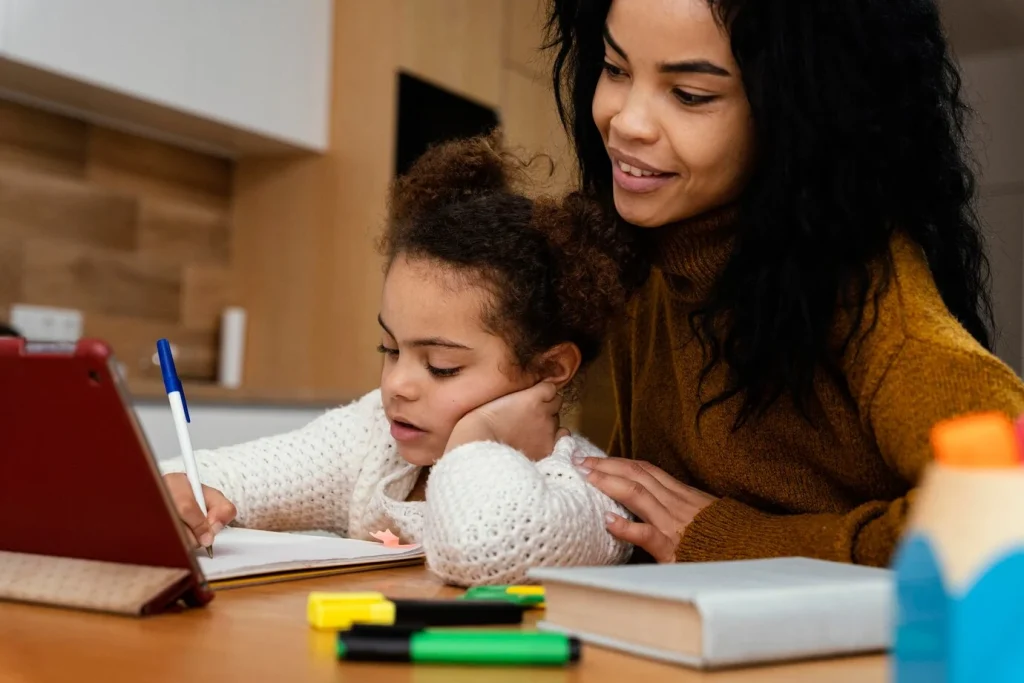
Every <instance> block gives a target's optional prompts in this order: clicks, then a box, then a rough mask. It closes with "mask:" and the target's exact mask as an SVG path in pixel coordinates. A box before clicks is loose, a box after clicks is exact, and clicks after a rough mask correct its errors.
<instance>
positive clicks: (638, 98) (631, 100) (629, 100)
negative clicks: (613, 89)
mask: <svg viewBox="0 0 1024 683" xmlns="http://www.w3.org/2000/svg"><path fill="white" fill-rule="evenodd" d="M611 133H612V134H611V138H612V140H615V139H619V140H622V141H626V142H634V143H647V144H649V143H652V142H654V141H655V140H657V138H658V127H657V125H656V123H655V120H654V116H653V111H652V106H651V102H650V96H649V95H648V94H647V93H645V92H644V91H643V90H642V89H639V88H636V87H635V86H634V87H633V88H631V89H630V91H629V94H628V95H627V96H626V98H625V100H623V103H622V108H621V109H620V110H619V112H618V113H617V114H615V116H613V117H612V119H611Z"/></svg>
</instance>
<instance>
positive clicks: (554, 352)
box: [538, 342, 583, 389]
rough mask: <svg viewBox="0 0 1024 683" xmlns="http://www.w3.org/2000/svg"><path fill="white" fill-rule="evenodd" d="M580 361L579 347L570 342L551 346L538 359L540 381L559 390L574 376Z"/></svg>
mask: <svg viewBox="0 0 1024 683" xmlns="http://www.w3.org/2000/svg"><path fill="white" fill-rule="evenodd" d="M582 360H583V358H582V356H581V355H580V349H579V347H578V346H576V345H575V344H573V343H571V342H564V343H562V344H558V345H557V346H553V347H551V348H550V349H548V350H547V351H545V352H544V354H543V355H542V356H541V357H540V363H539V364H538V367H539V368H540V380H541V381H548V382H551V383H552V384H554V385H555V386H556V387H558V388H559V389H561V388H563V387H564V386H565V385H567V384H568V383H569V382H571V381H572V378H573V377H575V376H576V371H577V370H579V369H580V363H581V362H582Z"/></svg>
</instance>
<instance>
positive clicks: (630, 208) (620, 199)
mask: <svg viewBox="0 0 1024 683" xmlns="http://www.w3.org/2000/svg"><path fill="white" fill-rule="evenodd" d="M655 194H657V193H651V194H650V195H642V194H634V193H632V192H626V191H625V190H622V189H620V188H618V187H616V188H615V210H616V211H617V212H618V214H619V216H621V217H622V220H624V221H626V222H627V223H629V224H630V225H635V226H636V227H638V228H660V227H661V226H663V225H666V224H668V223H670V222H671V218H670V217H667V216H666V215H665V214H666V212H665V206H664V203H663V202H660V201H658V198H657V197H655V196H653V195H655Z"/></svg>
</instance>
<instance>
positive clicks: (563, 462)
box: [161, 390, 631, 586]
mask: <svg viewBox="0 0 1024 683" xmlns="http://www.w3.org/2000/svg"><path fill="white" fill-rule="evenodd" d="M574 453H581V454H584V455H588V456H597V457H604V453H602V452H601V451H600V449H598V448H596V447H595V446H593V445H592V444H590V443H589V442H588V441H586V440H585V439H582V438H580V437H565V438H563V439H561V440H559V442H558V443H557V444H556V445H555V450H554V452H553V453H552V454H551V455H550V456H548V457H547V458H545V459H544V460H541V461H540V462H536V463H534V462H531V461H530V460H528V459H527V458H526V456H524V455H523V454H522V453H520V452H519V451H517V450H515V449H513V448H511V447H509V446H505V445H503V444H499V443H494V442H477V443H470V444H465V445H463V446H460V447H458V448H456V449H454V450H452V451H451V452H449V453H447V454H446V455H445V456H444V457H443V458H441V460H440V461H438V463H437V464H436V465H434V466H433V468H431V471H430V477H429V479H428V481H427V492H426V501H425V502H406V501H405V498H406V496H407V495H408V494H409V492H410V491H411V490H412V488H413V486H414V484H415V483H416V479H417V477H418V474H419V470H420V468H419V467H417V466H415V465H410V464H409V463H407V462H406V461H405V460H403V459H402V458H401V457H400V456H399V454H398V450H397V449H396V446H395V441H394V439H393V438H392V437H391V432H390V425H389V424H388V421H387V418H386V417H385V415H384V408H383V405H382V403H381V397H380V391H379V390H375V391H372V392H370V393H369V394H367V395H366V396H364V397H363V398H361V399H359V400H358V401H355V402H353V403H350V404H348V405H345V406H342V407H340V408H335V409H333V410H331V411H329V412H327V413H326V414H324V415H322V416H321V417H319V418H317V419H316V420H314V421H313V422H311V423H310V424H308V425H306V426H305V427H303V428H301V429H298V430H296V431H293V432H289V433H286V434H281V435H278V436H272V437H266V438H263V439H257V440H256V441H252V442H249V443H246V444H241V445H238V446H229V447H226V448H220V449H217V450H211V451H197V452H196V459H197V460H198V462H199V468H200V472H201V476H202V478H203V483H204V484H206V485H207V486H211V487H213V488H215V489H218V490H220V491H221V492H222V493H223V494H224V495H225V496H226V497H227V498H228V500H230V501H231V502H232V503H234V504H235V506H236V507H237V508H238V518H237V520H236V524H238V525H240V526H245V527H249V528H255V529H266V530H272V531H299V530H311V529H322V530H326V531H333V532H334V533H337V534H339V535H341V536H346V537H348V538H358V539H364V540H371V537H370V534H371V533H373V532H375V531H381V530H384V529H387V528H390V529H391V531H392V532H394V533H395V534H397V535H398V536H399V538H400V539H401V541H402V542H403V543H410V542H413V543H422V544H423V547H424V551H425V553H426V557H427V566H428V567H429V568H430V569H431V571H433V572H434V573H435V574H437V575H438V576H440V577H441V578H442V579H444V580H445V581H447V582H449V583H453V584H455V585H460V586H470V585H482V584H501V583H517V582H523V581H524V580H526V571H527V569H529V568H530V567H541V566H545V567H547V566H568V565H605V564H618V563H622V562H625V561H626V560H627V559H628V558H629V555H630V552H631V546H629V545H628V544H626V543H622V542H620V541H617V540H616V539H615V538H613V537H612V536H611V535H610V534H609V533H608V531H607V530H606V529H605V525H604V513H605V512H608V511H611V512H615V513H616V514H619V515H626V514H627V513H626V511H625V510H624V509H622V508H621V507H620V506H619V505H618V504H617V503H615V502H614V501H613V500H611V499H610V498H608V497H607V496H605V495H604V494H603V493H601V492H600V491H598V490H597V489H596V488H594V487H593V486H591V485H590V484H589V483H587V481H586V480H585V479H584V478H583V476H582V475H580V474H579V473H578V472H577V471H576V469H575V468H574V467H573V465H572V462H571V456H572V455H573V454H574ZM161 469H162V471H163V472H164V473H167V472H182V471H184V465H183V463H182V462H181V459H180V458H177V459H174V460H167V461H164V462H162V463H161Z"/></svg>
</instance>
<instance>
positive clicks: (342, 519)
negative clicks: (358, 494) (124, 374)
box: [160, 391, 381, 534]
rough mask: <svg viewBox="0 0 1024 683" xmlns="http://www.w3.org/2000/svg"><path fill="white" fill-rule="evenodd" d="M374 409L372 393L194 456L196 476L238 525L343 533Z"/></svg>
mask: <svg viewBox="0 0 1024 683" xmlns="http://www.w3.org/2000/svg"><path fill="white" fill-rule="evenodd" d="M380 405H381V404H380V398H379V392H377V391H374V392H371V393H370V394H367V395H366V396H364V397H363V398H361V399H360V400H358V401H355V402H353V403H350V404H348V405H346V406H342V407H340V408H335V409H334V410H331V411H329V412H327V413H325V414H324V415H322V416H320V417H319V418H317V419H315V420H313V421H312V422H311V423H309V424H308V425H306V426H305V427H302V428H300V429H297V430H295V431H292V432H288V433H285V434H280V435H276V436H270V437H265V438H261V439H257V440H255V441H250V442H248V443H244V444H240V445H235V446H228V447H224V448H219V449H216V450H202V451H196V461H197V463H198V465H199V471H200V477H201V478H202V480H203V484H205V485H206V486H210V487H212V488H215V489H217V490H219V491H220V492H221V493H223V494H224V496H225V497H226V498H227V499H228V500H230V501H231V502H232V503H233V504H234V505H235V507H236V508H237V509H238V517H237V519H236V523H237V524H239V525H241V526H244V527H249V528H254V529H265V530H270V531H294V530H311V529H322V530H325V531H333V532H336V533H340V534H345V533H347V530H348V511H349V499H350V497H351V491H352V486H353V482H354V481H355V477H356V475H357V474H358V471H359V465H360V462H361V461H362V460H363V459H364V458H365V456H366V455H367V453H366V449H367V447H368V445H369V444H370V441H371V439H370V431H371V430H372V428H373V426H374V424H375V415H376V414H377V413H378V412H380ZM160 469H161V471H162V472H163V473H164V474H167V473H170V472H183V471H184V470H185V467H184V464H183V462H182V460H181V458H174V459H172V460H166V461H163V462H161V463H160Z"/></svg>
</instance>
